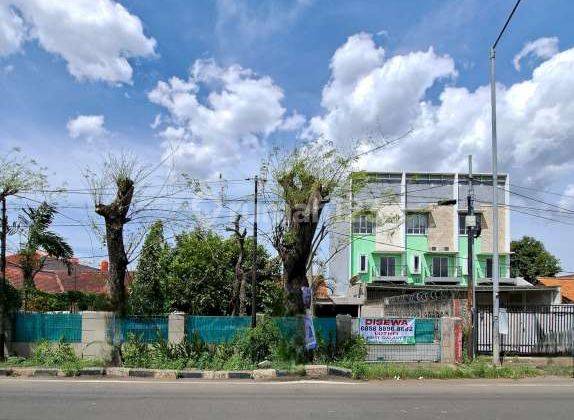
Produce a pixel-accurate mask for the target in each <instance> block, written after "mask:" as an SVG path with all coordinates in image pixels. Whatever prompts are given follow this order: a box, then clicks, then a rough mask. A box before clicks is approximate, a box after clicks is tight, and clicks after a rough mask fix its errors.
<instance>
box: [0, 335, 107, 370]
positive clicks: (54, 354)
mask: <svg viewBox="0 0 574 420" xmlns="http://www.w3.org/2000/svg"><path fill="white" fill-rule="evenodd" d="M103 364H104V363H103V362H102V361H100V360H84V359H81V358H80V357H78V356H77V355H76V353H75V352H74V349H73V348H72V345H71V344H69V343H64V342H63V341H60V342H58V343H51V342H49V341H40V342H38V343H37V344H36V345H35V346H34V350H33V352H32V355H31V357H30V358H28V359H24V358H21V357H9V358H8V359H7V360H6V362H4V363H2V364H0V366H1V365H4V366H19V367H29V366H34V367H48V368H58V369H61V370H62V371H63V372H64V374H65V375H66V376H76V375H78V374H79V372H80V370H81V369H82V368H84V367H95V366H103Z"/></svg>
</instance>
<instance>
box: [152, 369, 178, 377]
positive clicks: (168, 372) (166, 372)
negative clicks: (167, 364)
mask: <svg viewBox="0 0 574 420" xmlns="http://www.w3.org/2000/svg"><path fill="white" fill-rule="evenodd" d="M153 377H154V378H155V379H177V371H176V370H173V369H158V370H156V371H155V372H154V375H153Z"/></svg>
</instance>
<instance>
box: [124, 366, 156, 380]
mask: <svg viewBox="0 0 574 420" xmlns="http://www.w3.org/2000/svg"><path fill="white" fill-rule="evenodd" d="M154 375H155V371H154V370H153V369H137V368H132V369H130V373H129V376H130V377H133V378H153V377H154Z"/></svg>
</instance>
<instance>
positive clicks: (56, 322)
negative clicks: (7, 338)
mask: <svg viewBox="0 0 574 420" xmlns="http://www.w3.org/2000/svg"><path fill="white" fill-rule="evenodd" d="M13 337H14V338H13V341H15V342H18V343H32V342H37V341H42V340H49V341H59V340H63V341H64V342H66V343H80V342H81V341H82V316H81V315H80V314H67V313H26V312H18V313H16V314H14V323H13Z"/></svg>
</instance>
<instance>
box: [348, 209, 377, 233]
mask: <svg viewBox="0 0 574 420" xmlns="http://www.w3.org/2000/svg"><path fill="white" fill-rule="evenodd" d="M374 232H375V217H374V216H373V215H372V214H360V215H357V216H355V217H354V218H353V233H360V234H365V235H372V234H373V233H374Z"/></svg>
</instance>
